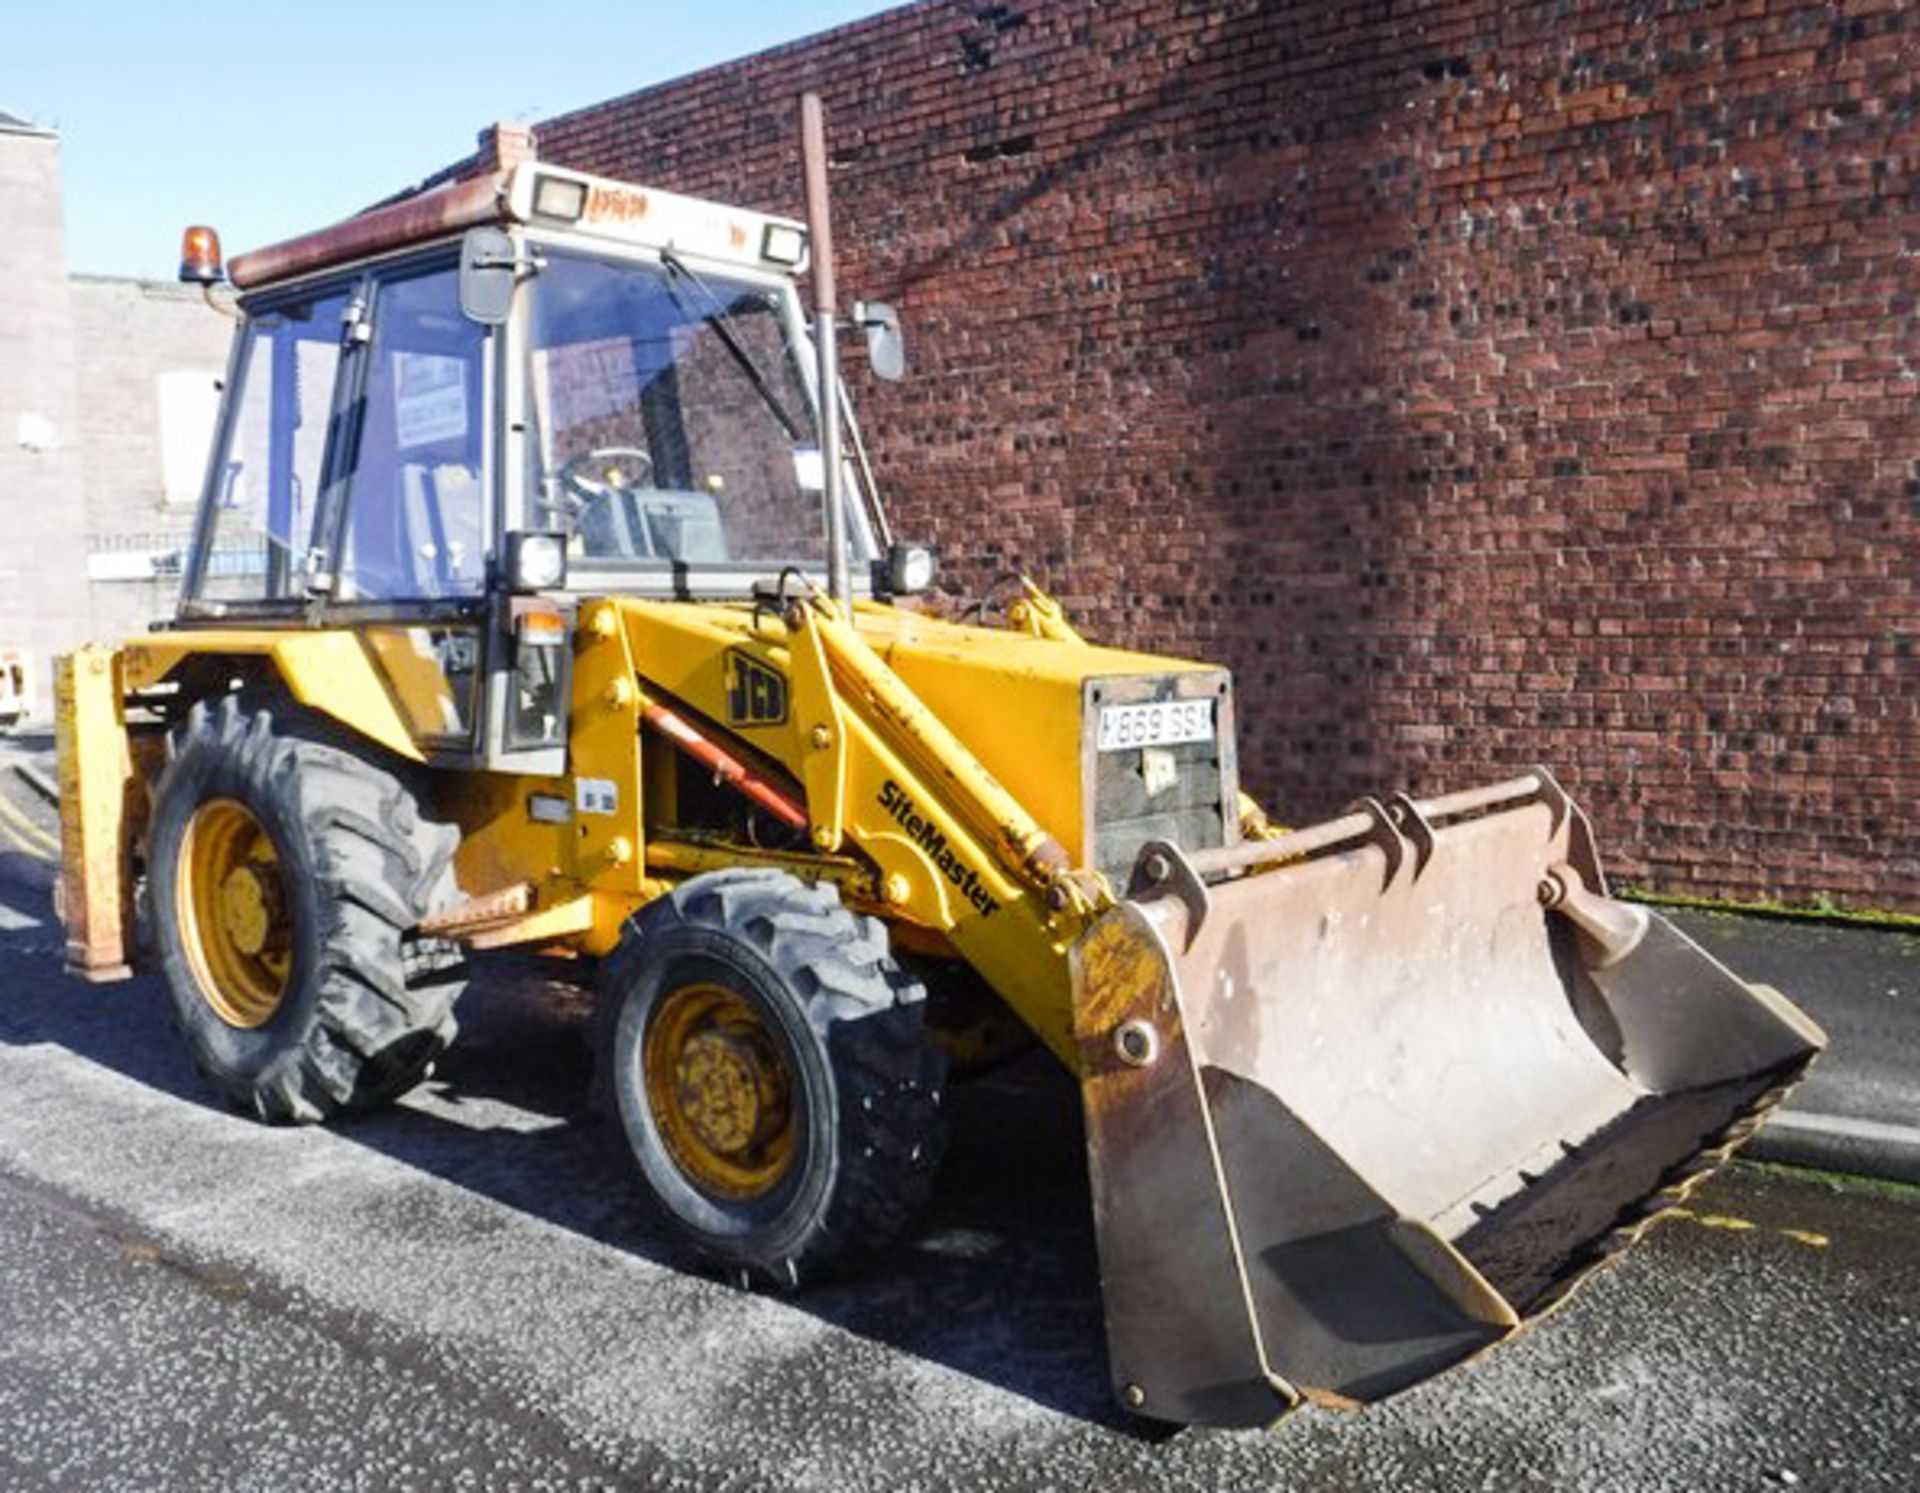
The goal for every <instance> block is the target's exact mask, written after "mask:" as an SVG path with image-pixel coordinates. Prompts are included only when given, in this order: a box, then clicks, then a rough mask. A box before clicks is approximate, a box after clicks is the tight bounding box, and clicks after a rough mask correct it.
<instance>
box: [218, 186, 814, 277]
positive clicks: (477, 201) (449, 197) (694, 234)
mask: <svg viewBox="0 0 1920 1493" xmlns="http://www.w3.org/2000/svg"><path fill="white" fill-rule="evenodd" d="M482 224H497V225H502V226H512V225H515V224H526V225H533V226H538V227H545V228H551V229H556V230H559V231H561V232H571V233H577V234H580V235H582V236H583V237H587V238H601V239H606V240H609V241H612V242H617V243H625V244H638V245H643V246H646V247H648V248H660V249H664V248H673V249H677V250H680V251H682V252H684V253H688V254H694V255H698V256H700V257H702V258H708V259H716V260H723V261H731V262H733V263H736V264H741V265H748V266H752V267H755V268H760V269H773V270H776V271H779V272H781V273H785V274H790V275H791V274H798V273H799V272H800V271H801V270H802V269H804V268H805V266H806V259H807V239H806V229H805V228H804V226H803V225H802V224H800V223H799V222H798V221H796V220H794V219H792V218H780V217H774V216H772V215H770V214H767V213H758V212H753V211H751V210H750V209H747V208H740V207H728V206H726V205H725V204H723V203H718V202H708V201H704V200H703V199H701V198H698V197H683V196H681V195H679V194H678V193H675V192H666V191H661V190H660V189H658V188H656V187H641V186H634V185H632V184H631V183H628V182H620V181H613V180H611V179H609V178H607V177H603V176H591V175H589V174H587V173H586V172H584V171H569V170H567V169H566V168H565V167H562V166H552V165H548V164H547V163H546V162H544V161H537V160H534V161H522V162H520V163H519V164H518V165H516V166H513V167H511V168H510V169H507V170H502V171H492V172H488V173H486V174H485V175H481V176H472V177H467V178H465V179H463V180H458V181H450V182H446V183H444V184H442V185H440V186H436V187H433V188H431V189H430V190H428V191H424V192H418V193H415V194H414V195H412V196H410V197H403V198H401V199H400V200H399V201H397V202H389V203H384V204H382V205H381V206H379V207H374V208H369V209H368V210H367V211H366V212H363V213H359V214H357V215H355V216H354V217H351V218H348V219H346V220H345V221H344V222H340V223H336V224H334V225H333V226H332V227H331V228H321V229H318V230H316V231H315V232H313V233H306V234H302V235H301V236H300V237H298V238H290V239H286V240H284V241H283V242H281V243H277V244H272V245H269V246H268V247H267V248H264V249H255V250H253V251H252V252H251V253H247V254H237V255H235V256H234V258H233V261H232V263H231V264H230V265H229V266H228V273H229V275H230V276H231V278H232V280H233V283H234V285H235V287H237V288H238V289H240V290H254V289H257V288H259V287H260V286H263V285H271V284H274V283H275V282H277V281H280V280H288V279H292V278H293V277H294V276H296V275H304V274H309V273H311V272H313V271H315V270H322V269H328V268H331V267H332V266H335V265H342V264H351V263H353V262H354V261H356V260H360V259H366V258H369V257H371V256H373V255H376V254H384V253H387V252H389V251H391V250H394V249H402V248H405V247H407V246H408V245H410V244H417V243H425V242H426V241H428V240H429V239H435V238H440V237H443V236H445V235H446V234H449V233H451V232H454V231H455V230H458V229H463V228H473V227H477V226H479V225H482Z"/></svg>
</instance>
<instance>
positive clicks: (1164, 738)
mask: <svg viewBox="0 0 1920 1493" xmlns="http://www.w3.org/2000/svg"><path fill="white" fill-rule="evenodd" d="M1212 740H1213V701H1211V700H1155V701H1152V702H1151V703H1149V704H1146V705H1108V706H1106V707H1105V708H1103V709H1102V710H1101V712H1100V750H1101V751H1103V752H1128V751H1132V750H1133V749H1134V748H1136V747H1156V746H1179V745H1180V744H1181V743H1183V742H1189V741H1212Z"/></svg>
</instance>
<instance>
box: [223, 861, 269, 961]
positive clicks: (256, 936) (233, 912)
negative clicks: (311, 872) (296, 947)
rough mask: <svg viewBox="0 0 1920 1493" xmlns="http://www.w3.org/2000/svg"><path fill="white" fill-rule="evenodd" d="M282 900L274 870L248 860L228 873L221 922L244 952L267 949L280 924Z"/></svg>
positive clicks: (257, 952) (253, 953) (260, 951)
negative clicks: (275, 929) (276, 926)
mask: <svg viewBox="0 0 1920 1493" xmlns="http://www.w3.org/2000/svg"><path fill="white" fill-rule="evenodd" d="M279 900H280V878H279V877H278V876H276V875H274V874H273V872H272V870H271V868H269V867H266V866H262V865H260V864H259V863H258V862H255V861H248V862H246V863H245V864H244V865H240V866H236V867H234V869H233V870H232V871H230V872H228V873H227V879H226V880H225V881H224V882H223V883H221V886H220V920H221V922H222V923H223V924H224V925H225V927H226V931H227V937H229V938H230V939H232V940H233V945H234V947H235V948H237V949H238V950H239V951H240V952H241V953H243V954H251V955H258V954H261V953H263V952H264V951H265V950H266V947H267V943H268V941H269V940H270V939H271V938H272V936H273V931H274V928H275V925H276V924H278V923H279V922H280V909H279V907H278V905H277V904H278V903H279Z"/></svg>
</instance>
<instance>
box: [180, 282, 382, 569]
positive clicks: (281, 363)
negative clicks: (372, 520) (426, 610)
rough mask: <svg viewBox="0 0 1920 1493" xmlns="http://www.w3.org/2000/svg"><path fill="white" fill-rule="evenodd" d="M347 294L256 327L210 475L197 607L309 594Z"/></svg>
mask: <svg viewBox="0 0 1920 1493" xmlns="http://www.w3.org/2000/svg"><path fill="white" fill-rule="evenodd" d="M347 296H348V292H347V290H345V289H335V290H331V291H325V292H319V293H316V294H313V295H309V296H306V297H302V298H300V299H297V300H289V301H283V302H281V303H280V304H278V305H276V306H274V307H272V308H271V309H266V310H261V311H259V312H256V313H255V314H254V315H253V317H252V318H251V320H250V321H249V322H248V325H247V330H246V331H245V332H244V333H243V334H242V336H243V338H244V340H243V342H242V343H241V346H240V349H239V357H238V360H237V362H236V364H235V367H234V378H235V380H236V384H235V388H234V393H233V395H232V396H231V398H230V400H229V410H230V414H229V417H228V421H227V425H226V429H225V430H224V431H223V432H222V442H221V447H220V452H219V456H218V458H217V459H216V461H215V463H214V467H213V471H212V473H211V481H212V484H213V500H212V503H211V505H210V506H209V508H208V516H207V520H206V523H207V530H208V532H207V535H206V547H205V549H204V551H203V552H202V553H201V555H200V557H199V561H198V570H197V575H196V578H195V579H196V585H195V590H194V593H193V595H194V598H195V599H199V600H206V601H222V602H225V601H240V602H248V601H286V600H291V599H297V598H299V597H301V596H303V595H304V594H305V575H304V570H303V565H304V561H305V557H306V553H307V547H308V545H309V543H310V542H311V538H312V527H313V514H314V507H315V504H316V503H317V501H318V498H319V493H320V480H321V462H322V459H323V457H324V456H325V454H326V448H327V433H328V427H329V423H330V421H329V415H330V412H331V411H332V408H333V398H334V378H335V375H336V373H337V372H338V370H339V366H340V343H341V326H342V316H343V313H344V312H345V310H346V304H347Z"/></svg>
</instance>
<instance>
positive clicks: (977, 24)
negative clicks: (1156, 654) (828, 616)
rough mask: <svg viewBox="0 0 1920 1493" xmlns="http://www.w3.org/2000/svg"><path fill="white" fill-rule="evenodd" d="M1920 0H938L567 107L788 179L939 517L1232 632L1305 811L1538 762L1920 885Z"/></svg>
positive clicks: (1251, 739)
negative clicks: (808, 179)
mask: <svg viewBox="0 0 1920 1493" xmlns="http://www.w3.org/2000/svg"><path fill="white" fill-rule="evenodd" d="M1916 79H1920V14H1916V13H1914V12H1913V11H1912V10H1911V8H1910V7H1904V8H1903V6H1902V5H1900V4H1899V3H1897V0H1859V3H1841V4H1832V5H1808V4H1796V3H1786V0H1741V3H1708V0H1702V3H1695V4H1671V5H1662V4H1635V5H1623V4H1619V3H1617V0H1561V3H1555V4H1519V5H1514V4H1496V3H1467V0H1459V3H1420V0H1408V3H1401V4H1396V5H1383V4H1302V5H1292V6H1286V7H1279V6H1269V5H1260V4H1249V3H1238V4H1216V5H1210V6H1198V5H1187V4H1177V3H1157V4H1154V3H1142V0H1109V3H1104V4H1094V3H1088V0H1050V3H1039V0H1035V3H1018V0H1015V3H1008V4H997V5H986V4H980V3H967V4H958V3H948V0H932V3H927V4H922V5H917V6H912V7H909V8H906V9H902V10H898V11H893V12H890V13H888V14H886V15H883V16H880V17H877V18H875V19H873V20H870V21H866V22H862V23H859V24H856V25H853V26H850V27H846V28H843V29H841V30H839V31H836V32H832V33H829V34H827V35H824V36H822V37H818V38H814V39H812V40H809V41H806V42H801V43H798V44H795V45H792V46H788V47H784V48H781V49H778V50H776V51H772V52H768V53H764V54H761V55H759V56H757V57H752V58H748V59H746V60H744V61H741V62H739V63H736V64H733V65H730V66H726V67H722V68H718V69H715V70H712V71H709V72H705V73H701V74H697V75H695V76H693V77H690V78H686V79H683V80H681V81H678V82H675V83H671V84H668V85H665V86H662V87H658V88H654V89H650V90H648V91H646V92H643V93H638V94H634V95H631V96H628V97H626V98H622V99H618V100H615V101H612V102H610V103H607V104H604V105H601V106H598V107H596V108H592V109H587V110H584V111H581V112H578V113H575V114H570V115H567V116H564V117H562V118H559V119H554V120H549V121H547V122H545V123H544V124H542V125H540V126H539V127H538V135H539V139H540V147H541V153H542V154H543V155H545V156H547V157H548V158H550V159H554V160H558V161H561V162H565V163H567V164H570V165H576V166H581V167H585V168H588V169H591V170H596V171H602V172H606V173H609V174H614V175H620V176H625V177H629V178H633V179H638V180H642V181H653V182H659V183H661V184H663V185H669V186H675V187H679V188H681V189H684V190H689V191H694V192H698V193H703V194H707V195H712V196H716V197H721V198H728V199H734V200H739V201H742V202H745V203H748V204H752V205H756V206H762V207H767V208H775V209H780V210H785V211H794V210H796V209H797V207H798V200H797V198H798V193H797V187H796V185H795V183H796V181H797V171H796V165H795V149H794V145H793V139H794V135H795V125H794V119H795V114H796V106H795V96H796V95H797V93H798V92H799V91H800V89H802V88H803V87H809V86H811V87H817V88H819V89H820V90H821V91H822V92H823V93H824V95H825V96H826V99H827V103H828V108H829V116H830V127H831V131H832V141H833V147H834V156H835V166H836V169H835V180H836V191H837V193H838V197H837V204H836V206H837V213H838V224H839V229H840V231H839V234H838V238H839V240H840V242H841V244H842V245H843V246H844V248H843V252H844V254H845V257H846V259H847V261H848V263H847V265H846V267H845V272H844V278H845V280H846V282H847V284H848V286H849V288H850V289H851V290H852V291H853V292H854V293H856V294H868V295H877V296H883V297H888V298H892V299H895V300H897V301H898V302H899V303H900V305H901V307H902V310H903V313H904V315H905V317H906V320H907V324H908V327H909V330H910V335H911V338H912V341H911V343H910V347H911V352H912V358H913V363H914V369H913V373H912V375H911V377H910V379H909V381H908V382H906V383H905V384H903V385H900V386H896V387H886V386H881V387H870V386H868V381H867V380H866V379H865V378H864V376H862V375H857V374H856V375H855V378H856V382H857V383H858V384H859V385H860V388H859V389H858V390H857V392H858V393H859V394H860V395H862V396H864V397H863V408H864V411H865V423H866V426H867V429H868V433H869V435H870V437H871V438H872V439H873V441H874V444H875V445H876V447H877V448H878V456H879V464H880V467H881V470H882V473H883V476H884V479H885V481H886V483H887V485H888V487H889V489H890V492H891V496H892V499H893V502H894V504H895V507H896V509H897V510H898V513H899V520H900V522H899V527H901V528H902V529H903V530H904V531H905V532H908V533H921V534H930V535H933V536H936V537H937V538H938V540H939V542H940V543H941V545H942V547H943V550H944V554H945V558H946V563H947V565H948V567H949V575H950V577H952V578H953V579H954V580H956V581H957V582H959V583H962V584H964V585H965V586H967V587H977V586H978V585H979V584H980V583H982V582H983V581H984V580H986V579H988V578H989V577H991V576H992V575H993V574H995V573H996V572H998V571H1000V570H1002V569H1004V568H1007V567H1012V566H1020V567H1025V568H1027V569H1030V570H1031V571H1033V572H1034V573H1035V574H1037V575H1038V576H1040V577H1041V578H1043V579H1044V580H1045V581H1046V582H1047V583H1048V584H1050V585H1051V586H1053V587H1055V588H1056V589H1057V590H1059V591H1060V592H1061V593H1062V594H1063V595H1064V596H1065V597H1066V598H1067V600H1068V601H1069V603H1070V605H1071V606H1072V608H1073V610H1074V611H1075V613H1076V614H1077V615H1078V616H1079V618H1080V619H1081V620H1082V621H1083V622H1084V624H1085V625H1086V626H1087V628H1088V630H1089V631H1091V632H1092V633H1093V634H1094V635H1096V636H1098V637H1101V638H1103V639H1111V640H1117V641H1124V642H1127V643H1133V644H1137V645H1141V646H1145V647H1150V648H1155V649H1162V650H1171V651H1177V652H1185V653H1191V654H1200V655H1205V656H1208V657H1214V658H1219V659H1222V660H1224V661H1225V662H1226V663H1228V664H1230V665H1231V666H1232V667H1233V668H1234V669H1235V671H1236V673H1237V674H1238V677H1239V679H1240V682H1241V690H1242V712H1243V713H1242V762H1243V764H1244V770H1245V773H1246V776H1247V779H1248V782H1249V785H1250V787H1252V788H1253V789H1254V790H1255V791H1257V792H1259V793H1260V794H1261V795H1263V796H1264V797H1265V798H1266V799H1267V800H1268V801H1269V802H1270V803H1271V804H1272V805H1274V806H1275V807H1276V808H1277V809H1278V810H1279V811H1280V812H1281V813H1282V814H1283V815H1285V816H1287V817H1291V818H1294V819H1296V820H1299V819H1305V818H1308V817H1312V816H1317V815H1320V814H1323V813H1325V812H1327V811H1328V810H1330V809H1333V808H1334V807H1336V806H1337V805H1339V804H1340V803H1342V802H1343V801H1344V800H1346V799H1347V798H1349V797H1351V796H1353V795H1355V794H1357V793H1360V792H1363V791H1371V790H1377V789H1380V788H1382V787H1387V786H1393V785H1410V786H1413V787H1415V788H1416V789H1420V790H1426V789H1432V788H1436V787H1440V786H1443V785H1449V784H1460V783H1464V782H1470V781H1474V780H1477V779H1480V778H1483V777H1485V776H1487V775H1489V774H1491V773H1495V772H1499V771H1502V770H1503V769H1505V768H1508V767H1510V766H1512V765H1515V764H1521V763H1527V762H1532V761H1536V760H1538V761H1545V762H1548V763H1551V764H1552V765H1554V766H1555V767H1556V768H1557V769H1558V770H1559V771H1560V773H1561V775H1562V777H1563V780H1564V781H1566V782H1567V783H1568V785H1569V786H1570V787H1571V788H1573V790H1574V791H1575V792H1576V793H1577V794H1579V795H1580V796H1581V797H1582V798H1583V799H1584V800H1585V801H1586V803H1587V804H1588V806H1589V808H1590V809H1591V811H1592V812H1593V813H1594V816H1595V818H1596V820H1597V821H1598V824H1599V827H1600V830H1601V834H1602V840H1603V844H1604V845H1605V847H1606V848H1607V849H1608V851H1609V853H1610V859H1611V862H1612V864H1613V866H1614V868H1615V871H1616V873H1617V874H1620V875H1623V876H1624V877H1625V878H1627V879H1629V880H1631V881H1633V882H1635V883H1638V884H1641V885H1646V886H1652V887H1655V888H1658V889H1661V890H1668V891H1692V892H1698V893H1707V894H1716V895H1724V896H1731V897H1736V898H1742V899H1753V898H1761V897H1776V898H1785V899H1791V900H1798V901H1805V900H1809V899H1813V898H1816V897H1821V896H1828V897H1831V898H1833V899H1835V900H1836V901H1838V902H1840V903H1841V904H1844V905H1852V906H1878V907H1898V908H1905V909H1908V910H1916V909H1920V829H1916V824H1917V823H1920V821H1917V820H1916V816H1915V814H1914V812H1913V808H1912V806H1913V804H1914V802H1915V800H1916V798H1917V797H1920V676H1917V673H1916V659H1915V657H1914V649H1915V644H1916V639H1917V638H1920V608H1917V607H1916V604H1915V590H1914V588H1915V579H1914V578H1915V573H1916V570H1920V540H1916V520H1920V401H1917V400H1916V389H1917V388H1920V384H1916V375H1917V374H1920V367H1917V366H1916V363H1917V362H1920V321H1917V319H1916V311H1915V298H1916V294H1917V293H1920V206H1917V205H1916V200H1915V188H1914V176H1913V168H1914V164H1915V159H1916V153H1917V152H1920V125H1917V124H1916V119H1915V106H1916V98H1915V93H1916Z"/></svg>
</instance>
